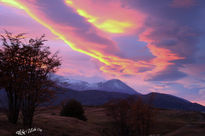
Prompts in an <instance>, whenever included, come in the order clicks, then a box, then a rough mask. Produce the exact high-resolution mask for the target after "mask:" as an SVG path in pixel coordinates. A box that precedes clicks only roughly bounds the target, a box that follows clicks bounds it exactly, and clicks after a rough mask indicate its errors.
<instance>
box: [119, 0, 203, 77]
mask: <svg viewBox="0 0 205 136" xmlns="http://www.w3.org/2000/svg"><path fill="white" fill-rule="evenodd" d="M187 2H188V3H185V1H184V3H181V2H180V3H176V2H175V4H181V5H180V7H176V6H173V0H172V1H171V0H154V1H150V0H127V1H123V3H125V5H124V6H127V7H129V8H134V9H136V10H139V11H143V12H144V13H146V14H147V15H148V17H147V20H146V22H145V25H144V30H145V31H146V30H147V29H151V30H152V32H150V33H149V34H148V35H147V37H146V38H148V39H150V40H151V41H152V43H151V44H153V45H155V46H157V47H159V48H165V49H168V50H170V51H171V52H172V53H174V54H176V55H177V56H179V57H183V59H180V60H175V61H172V63H174V64H173V65H174V66H168V67H167V68H166V69H164V70H163V71H160V72H159V73H156V74H153V75H150V79H149V80H177V79H180V78H182V77H185V76H186V74H185V73H182V72H181V71H179V70H178V69H179V67H181V66H183V65H185V64H194V63H195V61H196V57H195V56H196V54H197V52H198V50H199V48H198V44H199V42H200V37H202V36H203V35H204V29H201V28H205V27H204V26H203V25H202V24H201V23H200V22H201V18H205V14H203V15H202V14H201V13H202V12H203V9H204V8H205V1H204V0H198V1H197V2H196V3H191V2H190V1H187ZM183 4H184V7H183ZM188 4H189V5H188ZM202 16H203V17H202Z"/></svg>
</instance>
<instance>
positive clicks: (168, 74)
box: [146, 66, 187, 81]
mask: <svg viewBox="0 0 205 136" xmlns="http://www.w3.org/2000/svg"><path fill="white" fill-rule="evenodd" d="M186 76H187V75H186V74H185V73H183V72H181V71H179V70H178V69H177V67H176V66H169V67H168V68H166V69H165V70H163V71H160V72H158V73H155V74H154V75H152V76H150V77H147V79H146V80H147V81H175V80H178V79H181V78H184V77H186Z"/></svg>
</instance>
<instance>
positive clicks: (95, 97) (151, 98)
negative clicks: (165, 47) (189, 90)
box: [55, 88, 205, 112]
mask: <svg viewBox="0 0 205 136" xmlns="http://www.w3.org/2000/svg"><path fill="white" fill-rule="evenodd" d="M57 90H60V91H61V92H64V93H62V94H58V95H57V99H56V101H55V104H59V103H60V102H62V101H65V100H68V99H76V100H78V101H79V102H81V103H82V104H83V105H90V106H96V105H102V104H104V103H106V102H109V101H110V100H114V99H125V98H128V97H129V96H134V97H136V99H138V98H139V97H140V98H141V99H142V100H143V101H144V102H146V103H148V102H151V103H152V105H153V106H154V107H156V108H162V109H175V110H185V111H203V112H205V107H204V106H202V105H200V104H197V103H192V102H190V101H187V100H185V99H183V98H179V97H176V96H173V95H169V94H161V93H149V94H147V95H142V94H135V95H130V94H126V93H117V92H106V91H99V90H87V91H75V90H70V89H66V88H57Z"/></svg>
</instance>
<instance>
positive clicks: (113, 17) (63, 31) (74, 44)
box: [0, 0, 182, 76]
mask: <svg viewBox="0 0 205 136" xmlns="http://www.w3.org/2000/svg"><path fill="white" fill-rule="evenodd" d="M0 1H1V2H3V3H6V4H8V5H12V6H15V7H18V8H20V9H23V10H24V11H25V12H26V13H27V14H28V15H29V16H30V17H31V18H33V19H34V20H36V21H37V22H38V23H40V24H41V25H43V26H44V27H46V28H47V29H49V30H50V31H51V32H52V33H53V34H54V35H56V36H58V37H59V38H60V39H61V40H63V41H64V42H65V43H66V44H68V45H69V46H70V47H71V48H72V49H73V50H74V51H78V52H81V53H83V54H86V55H88V56H90V57H92V58H95V59H97V60H98V61H100V62H101V68H100V70H101V71H103V72H105V73H109V74H113V75H117V76H121V75H143V74H146V73H155V72H159V71H161V70H163V69H165V68H166V67H167V66H169V65H171V64H172V63H171V62H170V61H173V60H178V59H182V57H178V56H177V55H176V54H174V53H172V52H171V51H170V50H168V49H164V48H159V47H157V46H155V45H153V44H152V40H151V39H150V38H148V37H147V36H146V35H147V34H149V33H150V32H151V30H149V29H148V30H147V31H145V32H144V33H142V34H141V35H140V37H139V39H140V40H141V41H145V42H147V43H148V45H147V46H148V48H149V49H150V51H151V53H152V54H153V55H154V56H155V58H154V59H152V60H150V61H134V60H131V59H125V58H121V57H119V56H116V55H114V54H115V53H116V52H118V48H117V45H116V44H115V42H114V41H112V40H111V39H110V38H108V34H109V33H111V34H112V33H120V34H127V33H130V32H131V30H135V31H136V29H138V28H140V27H141V26H142V25H143V20H144V19H145V15H143V14H142V13H140V12H138V11H135V10H132V9H128V8H124V7H123V6H122V5H121V3H120V2H119V1H117V2H113V1H111V2H108V3H103V2H102V1H101V2H100V1H96V2H95V3H94V4H95V5H93V3H91V1H89V0H85V1H86V2H84V3H82V1H81V2H80V1H79V0H75V1H72V0H69V1H68V0H67V1H65V3H64V4H67V6H70V7H72V8H73V10H74V11H75V12H74V11H73V13H72V15H73V14H79V15H80V16H81V18H84V20H86V21H85V22H79V23H80V25H85V27H82V28H78V27H79V26H75V23H71V24H69V21H70V20H66V21H65V22H62V23H61V22H58V21H59V19H58V18H57V19H56V20H57V21H56V20H53V19H51V18H49V17H48V15H46V14H44V11H43V10H42V7H41V8H38V7H37V5H34V4H35V3H32V2H35V0H34V1H33V0H32V1H26V0H0ZM60 4H62V3H60ZM90 7H94V8H90ZM105 7H107V8H105ZM45 8H46V7H45ZM39 9H41V10H39ZM49 10H54V9H49ZM49 13H50V11H49ZM69 13H70V11H69ZM66 17H67V16H66V15H65V18H66ZM81 18H80V19H81ZM60 19H61V18H60ZM63 19H64V18H63ZM71 19H72V18H71ZM84 20H83V19H82V20H81V21H84ZM66 23H68V24H66ZM104 32H106V33H104ZM93 37H94V38H93Z"/></svg>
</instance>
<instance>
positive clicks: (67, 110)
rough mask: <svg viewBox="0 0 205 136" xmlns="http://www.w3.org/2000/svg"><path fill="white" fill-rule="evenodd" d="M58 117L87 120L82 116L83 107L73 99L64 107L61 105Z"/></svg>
mask: <svg viewBox="0 0 205 136" xmlns="http://www.w3.org/2000/svg"><path fill="white" fill-rule="evenodd" d="M60 115H61V116H68V117H74V118H78V119H80V120H83V121H86V120H87V119H86V117H85V115H84V109H83V106H82V105H81V103H80V102H78V101H76V100H74V99H71V100H69V101H68V102H67V103H66V104H65V105H63V108H62V110H61V113H60Z"/></svg>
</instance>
